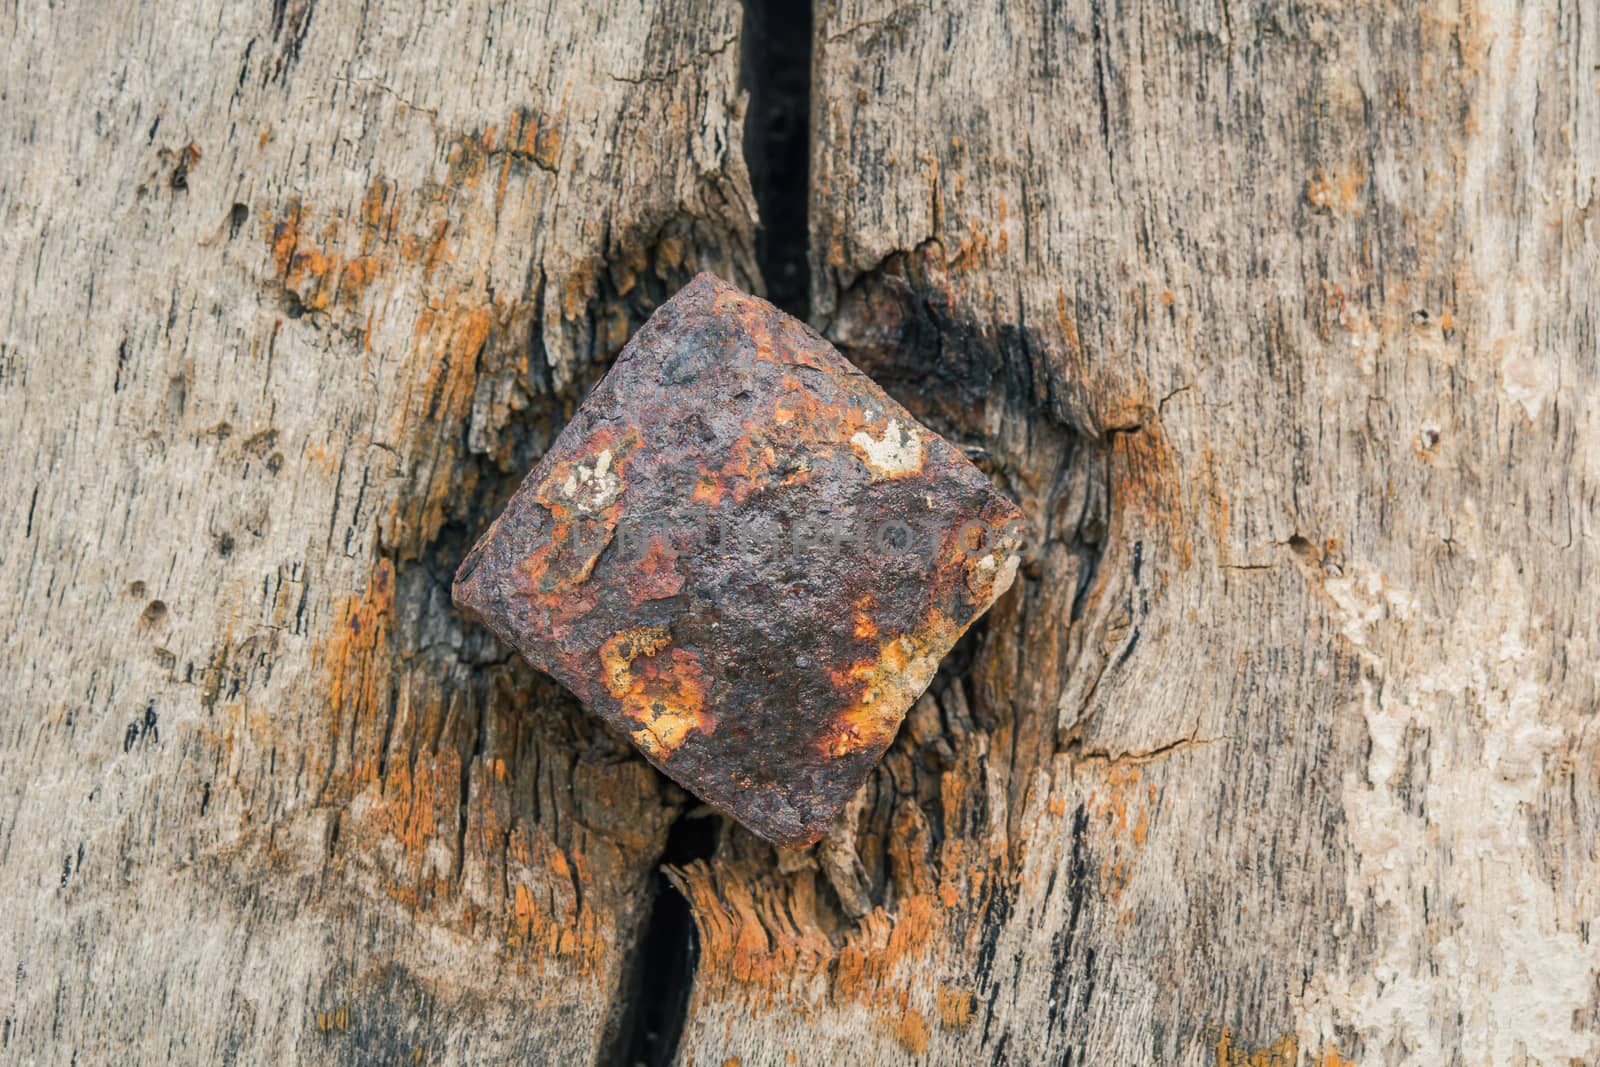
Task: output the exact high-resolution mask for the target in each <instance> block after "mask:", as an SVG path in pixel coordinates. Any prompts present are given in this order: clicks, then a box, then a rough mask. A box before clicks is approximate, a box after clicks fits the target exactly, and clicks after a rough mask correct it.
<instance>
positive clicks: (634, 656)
mask: <svg viewBox="0 0 1600 1067" xmlns="http://www.w3.org/2000/svg"><path fill="white" fill-rule="evenodd" d="M671 641H672V635H671V634H670V633H669V632H668V631H667V628H666V627H664V626H636V627H634V628H633V629H631V630H624V631H622V632H621V633H619V634H617V635H616V636H615V637H613V638H611V640H609V641H607V642H606V643H605V644H604V645H601V646H600V663H601V666H602V669H603V672H604V673H603V675H602V681H603V682H604V684H605V687H606V691H607V692H608V693H610V694H611V695H612V696H613V697H615V698H616V699H617V700H618V701H619V702H620V703H621V704H622V711H623V714H625V715H627V716H628V717H629V718H630V719H633V720H634V721H635V722H637V723H638V724H639V728H638V729H637V730H635V731H633V740H634V742H635V743H636V744H637V745H638V746H639V747H640V748H642V749H644V751H645V752H647V753H649V754H650V755H653V756H662V757H665V756H668V755H671V754H672V752H674V751H675V750H676V749H677V748H678V746H679V745H682V744H683V742H684V740H685V739H686V738H687V737H688V736H689V731H691V730H699V731H701V732H707V731H708V728H709V718H708V716H707V714H706V708H705V702H706V694H705V685H706V680H705V673H704V671H702V670H701V667H700V659H699V657H698V656H696V655H695V654H694V653H693V652H690V651H689V650H688V649H683V648H669V647H668V645H669V644H670V643H671ZM662 652H665V653H666V655H664V656H663V655H661V653H662Z"/></svg>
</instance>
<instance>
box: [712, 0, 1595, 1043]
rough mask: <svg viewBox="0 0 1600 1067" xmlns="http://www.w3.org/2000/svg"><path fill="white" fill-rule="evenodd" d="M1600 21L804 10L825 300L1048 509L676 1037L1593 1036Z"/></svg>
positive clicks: (1040, 509)
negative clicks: (1018, 574)
mask: <svg viewBox="0 0 1600 1067" xmlns="http://www.w3.org/2000/svg"><path fill="white" fill-rule="evenodd" d="M1597 14H1600V13H1597V12H1596V11H1595V9H1594V7H1593V5H1592V4H1587V3H1567V4H1551V5H1538V6H1519V5H1513V4H1502V3H1484V4H1462V5H1459V6H1457V5H1454V4H1450V3H1445V4H1440V5H1426V6H1420V7H1415V8H1413V7H1410V6H1406V5H1369V4H1338V3H1334V4H1320V3H1319V4H1304V5H1279V4H1271V5H1267V4H1241V3H1237V2H1225V3H1222V4H1220V5H1205V4H1196V5H1169V4H1148V3H1140V2H1132V3H1091V2H1083V3H1070V2H1069V3H1062V4H1004V5H1002V4H988V3H979V4H968V3H960V4H957V3H938V2H935V3H910V4H892V3H875V2H865V3H858V2H838V3H824V4H822V5H821V6H820V7H819V9H818V17H817V24H816V29H815V36H814V42H815V48H816V53H817V55H816V62H815V66H814V70H815V84H814V86H813V107H814V111H813V116H812V130H813V154H812V171H813V174H812V182H813V192H812V205H811V211H812V215H811V228H812V250H811V251H812V267H813V303H814V306H815V307H816V309H817V313H818V324H819V325H820V326H822V327H823V328H824V330H825V332H826V333H828V335H829V336H830V337H832V338H834V339H835V340H836V341H837V342H839V343H840V344H841V346H842V347H843V348H844V350H845V351H846V352H847V354H849V355H851V356H852V358H854V359H856V360H857V361H858V362H860V363H861V364H862V365H863V366H864V367H866V368H868V369H869V370H870V371H871V372H872V373H873V374H874V375H875V376H877V377H878V378H879V379H880V380H881V381H884V382H885V383H886V384H887V385H888V386H889V387H890V388H891V390H894V389H896V388H898V389H899V390H900V393H899V394H897V395H901V398H902V399H903V400H904V401H905V402H906V403H908V405H909V406H912V407H913V408H914V409H915V408H917V407H918V404H919V402H920V403H921V405H922V410H924V411H928V410H930V409H931V410H933V412H934V415H935V416H937V415H938V414H939V413H941V412H942V413H943V415H944V417H945V421H944V424H943V425H944V427H945V428H947V429H950V430H951V431H952V432H954V433H956V434H957V435H958V436H959V437H960V438H962V439H963V440H966V441H968V442H971V443H974V444H978V445H981V446H983V447H985V448H986V449H987V450H988V451H989V452H990V454H991V463H992V467H993V469H994V470H995V472H996V476H997V478H999V479H1000V480H1001V482H1002V484H1005V485H1007V486H1008V488H1010V489H1011V490H1012V491H1013V492H1014V494H1015V495H1016V496H1017V497H1018V498H1019V499H1020V500H1022V502H1023V504H1024V507H1025V509H1026V510H1027V511H1028V512H1029V514H1030V515H1031V516H1033V517H1034V520H1035V523H1036V546H1037V547H1036V552H1035V557H1034V559H1033V560H1032V561H1031V565H1030V566H1029V567H1028V568H1027V574H1026V577H1027V580H1026V581H1025V582H1019V587H1018V588H1017V589H1015V590H1014V591H1013V593H1012V594H1011V599H1010V600H1009V601H1008V602H1002V604H1001V605H1000V606H999V607H998V608H997V609H996V612H995V614H994V615H992V616H991V621H990V623H989V626H988V630H987V635H986V637H985V638H984V639H983V640H982V641H981V642H980V643H978V644H977V645H976V646H975V648H974V649H973V652H972V654H973V660H972V663H971V666H970V668H969V669H968V670H967V672H966V673H965V674H961V673H959V672H951V673H950V674H948V675H947V676H946V678H945V679H944V680H943V681H942V682H940V683H936V686H935V692H934V695H933V696H931V697H930V698H927V699H926V700H925V708H924V711H925V714H924V716H923V717H922V718H921V719H920V721H919V719H918V718H917V717H916V716H914V717H913V720H912V721H911V723H910V724H909V728H908V729H907V730H906V731H904V732H903V733H902V736H901V739H900V742H899V744H898V745H897V747H896V748H895V749H894V750H893V751H892V752H891V755H890V757H889V759H888V761H887V762H886V763H885V765H884V767H883V768H882V769H881V771H880V773H879V775H878V776H877V779H876V780H875V781H874V782H873V783H871V784H869V786H868V791H867V795H866V798H865V803H864V804H863V806H862V810H861V812H860V815H859V818H858V820H857V822H856V830H857V835H858V836H857V841H856V844H857V846H858V847H857V850H856V851H857V853H858V854H859V858H860V859H861V862H862V866H863V868H864V870H865V872H866V875H865V878H864V880H859V881H858V880H853V879H852V878H851V877H849V876H848V874H847V875H846V876H844V877H839V876H837V875H830V874H829V871H830V870H833V871H837V870H840V869H841V865H840V864H839V863H838V862H834V863H832V864H831V865H830V864H828V863H823V862H819V863H818V864H816V865H815V866H816V869H815V870H811V869H804V868H803V865H800V864H796V863H794V862H792V861H791V862H790V864H789V866H790V868H791V870H790V871H788V872H783V871H781V870H774V868H773V867H772V865H771V864H770V863H769V862H768V861H767V859H766V857H764V856H762V855H761V854H760V853H758V852H752V851H750V850H743V849H742V848H741V847H739V846H737V843H735V844H734V845H725V847H724V850H723V852H722V854H720V855H719V856H718V857H716V858H715V859H714V860H713V861H712V862H711V863H709V864H707V865H702V866H696V867H694V868H691V869H690V870H688V871H687V872H685V873H684V874H683V875H682V876H681V878H682V880H683V882H684V884H685V886H686V888H687V889H688V890H689V892H690V893H691V894H692V895H693V899H694V902H695V906H696V909H697V916H698V918H699V921H700V923H701V929H702V933H703V935H704V941H705V944H706V945H707V946H708V958H709V962H708V963H707V964H706V965H704V966H702V967H701V969H700V972H699V982H698V984H697V987H696V993H695V1001H694V1004H693V1006H692V1009H691V1017H690V1021H689V1030H688V1033H686V1035H685V1038H684V1046H683V1048H684V1057H683V1060H684V1062H686V1063H695V1064H708V1063H710V1064H716V1063H721V1062H723V1058H724V1057H726V1056H729V1055H737V1056H738V1057H739V1061H740V1062H741V1063H742V1064H745V1065H750V1064H766V1063H783V1062H800V1063H808V1062H830V1061H833V1062H845V1061H849V1062H872V1063H885V1064H888V1063H902V1062H905V1063H910V1062H936V1063H1045V1062H1048V1063H1070V1064H1074V1065H1076V1064H1100V1063H1129V1064H1167V1063H1181V1064H1226V1065H1234V1064H1246V1063H1249V1064H1282V1065H1288V1064H1317V1065H1326V1064H1336V1063H1346V1062H1352V1061H1353V1062H1358V1063H1363V1064H1406V1063H1429V1064H1434V1063H1451V1064H1476V1063H1497V1064H1499V1063H1503V1064H1512V1063H1518V1064H1520V1063H1540V1064H1558V1063H1559V1064H1566V1063H1575V1062H1592V1061H1594V1060H1595V1059H1596V1058H1597V1057H1600V1038H1597V1036H1596V1035H1597V1034H1600V1011H1597V1009H1600V999H1597V980H1596V975H1597V972H1600V945H1597V943H1596V938H1597V934H1596V932H1595V925H1594V923H1595V919H1596V917H1597V915H1600V895H1597V894H1600V878H1597V875H1600V857H1597V852H1596V850H1597V842H1600V836H1597V835H1600V805H1597V803H1596V800H1595V797H1596V786H1597V785H1600V736H1597V732H1596V729H1595V718H1594V709H1595V696H1596V689H1595V686H1596V670H1595V658H1594V650H1595V641H1596V639H1597V637H1600V633H1597V619H1596V613H1595V612H1594V610H1593V608H1592V601H1593V592H1592V590H1591V589H1590V588H1589V584H1590V582H1591V581H1592V574H1593V570H1594V563H1595V552H1596V541H1595V518H1596V496H1595V493H1596V490H1595V483H1596V477H1597V475H1600V468H1597V467H1596V462H1595V459H1596V456H1600V438H1597V432H1600V426H1597V423H1596V413H1597V411H1600V408H1597V407H1596V402H1595V398H1596V396H1597V393H1596V385H1597V382H1596V362H1597V352H1596V326H1597V318H1600V295H1597V290H1596V288H1595V287H1594V285H1593V283H1592V279H1593V278H1594V277H1595V273H1596V268H1597V266H1600V255H1597V251H1600V241H1597V237H1600V234H1597V229H1596V226H1597V223H1596V218H1595V204H1596V202H1597V201H1596V194H1597V189H1596V180H1597V174H1600V85H1597V82H1596V73H1595V72H1596V69H1597V64H1600V18H1597V17H1596V16H1597ZM936 424H937V423H936ZM1097 500H1098V501H1103V506H1104V509H1105V511H1104V518H1105V522H1104V531H1103V534H1102V532H1101V530H1100V523H1099V517H1098V516H1097V515H1096V514H1095V503H1094V502H1095V501H1097ZM1086 502H1087V506H1086ZM1085 573H1087V578H1086V582H1085V584H1084V586H1083V591H1082V595H1081V597H1079V598H1077V603H1076V604H1075V605H1074V603H1073V601H1074V596H1073V594H1072V592H1071V588H1072V587H1071V586H1070V585H1068V584H1067V583H1070V582H1072V581H1074V580H1076V579H1079V578H1083V577H1084V576H1085ZM885 831H887V832H888V836H887V837H885V836H883V835H884V834H885ZM844 836H846V837H848V833H846V835H844ZM819 860H820V857H819ZM846 866H847V865H846ZM795 868H800V869H795ZM837 883H842V884H843V885H844V886H845V887H846V888H845V889H844V890H842V891H840V890H837V889H835V888H834V887H833V885H834V884H837ZM862 885H864V886H865V887H866V892H865V893H864V894H863V893H857V892H854V891H853V887H859V886H862ZM863 896H864V897H865V902H866V903H867V904H870V905H871V910H870V911H869V912H868V913H867V914H866V915H865V916H864V918H862V919H861V921H860V922H859V923H853V924H843V923H840V921H839V920H838V918H837V916H838V915H839V914H840V912H841V910H848V909H844V908H843V903H844V902H848V901H849V900H852V899H858V898H861V897H863Z"/></svg>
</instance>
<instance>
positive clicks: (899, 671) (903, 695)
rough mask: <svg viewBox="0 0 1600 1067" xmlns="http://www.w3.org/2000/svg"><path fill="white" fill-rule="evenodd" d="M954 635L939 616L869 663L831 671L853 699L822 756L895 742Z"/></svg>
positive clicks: (884, 647)
mask: <svg viewBox="0 0 1600 1067" xmlns="http://www.w3.org/2000/svg"><path fill="white" fill-rule="evenodd" d="M950 631H951V626H950V624H949V621H948V620H946V619H944V618H943V617H941V616H937V615H935V616H932V617H930V618H929V619H928V621H927V622H926V624H925V625H924V626H923V628H922V629H921V630H919V631H918V632H917V633H915V634H908V635H905V636H901V637H893V638H890V639H889V640H887V641H885V642H883V643H882V644H881V645H879V647H878V654H877V655H876V656H874V657H872V658H871V659H865V660H860V661H858V662H856V663H855V664H853V665H851V666H850V667H849V668H847V669H846V670H843V671H830V672H829V674H830V675H831V676H832V678H833V684H834V685H835V686H836V687H837V688H838V689H840V690H841V691H843V692H846V693H850V694H852V697H851V702H850V706H849V707H848V708H846V709H845V710H844V711H842V712H840V713H839V716H838V718H836V719H835V720H834V721H833V722H832V723H831V724H830V727H829V729H827V730H826V731H824V733H823V736H822V740H821V748H822V752H823V754H824V755H827V756H832V757H839V756H848V755H849V754H850V753H852V752H860V751H863V750H871V749H877V748H883V747H884V746H886V745H887V744H888V743H889V742H890V741H892V740H894V734H895V731H896V730H897V729H899V727H900V720H901V718H902V717H903V716H904V714H905V710H906V709H907V708H908V707H910V706H911V702H912V701H914V700H916V699H917V697H919V696H921V695H922V691H923V690H924V689H926V688H928V683H929V682H931V681H933V675H934V672H936V671H937V670H938V669H939V658H940V657H939V652H938V649H939V648H941V647H943V645H944V644H954V642H955V637H956V636H959V635H951V633H950ZM941 637H942V638H943V639H944V640H943V641H942V642H941V641H940V640H939V639H940V638H941Z"/></svg>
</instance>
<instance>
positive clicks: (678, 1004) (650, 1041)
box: [613, 807, 721, 1067]
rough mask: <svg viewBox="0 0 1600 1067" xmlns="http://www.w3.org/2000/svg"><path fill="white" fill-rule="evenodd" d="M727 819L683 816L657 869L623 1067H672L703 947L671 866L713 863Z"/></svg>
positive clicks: (630, 991) (637, 961)
mask: <svg viewBox="0 0 1600 1067" xmlns="http://www.w3.org/2000/svg"><path fill="white" fill-rule="evenodd" d="M720 823H721V819H720V818H719V817H717V816H714V815H712V814H711V813H710V812H709V811H707V810H706V809H705V808H703V807H701V808H694V809H690V810H689V811H687V812H685V813H683V814H681V815H679V816H678V818H677V821H675V822H674V823H673V824H672V828H671V830H669V831H668V832H667V847H666V848H665V850H663V852H662V854H661V861H660V863H659V864H658V865H657V867H656V873H655V879H654V896H653V898H652V900H651V904H650V917H649V919H647V920H646V922H645V926H644V934H643V938H642V941H641V943H640V947H639V949H638V951H637V952H636V954H635V956H634V960H633V968H632V973H631V974H630V976H629V978H628V987H627V995H626V996H625V997H624V998H623V1004H625V1005H626V1014H625V1015H624V1017H623V1020H622V1025H621V1026H620V1027H619V1032H620V1034H621V1035H622V1038H621V1040H619V1041H618V1043H617V1047H616V1052H615V1055H614V1056H613V1062H614V1063H616V1064H618V1065H619V1067H639V1065H643V1067H668V1065H670V1064H672V1063H674V1062H676V1061H677V1057H678V1042H679V1040H680V1039H681V1038H682V1037H683V1028H684V1024H685V1022H687V1020H688V1014H689V993H690V991H691V990H692V989H693V988H694V971H695V965H696V964H697V963H698V962H699V945H698V943H697V941H696V939H695V937H696V935H695V930H694V917H693V916H692V915H690V914H689V901H688V900H687V899H685V898H684V896H683V894H682V893H680V892H678V890H677V888H676V887H675V886H673V885H672V883H671V882H670V881H668V879H667V875H666V870H665V869H666V868H667V867H683V866H684V865H685V864H689V863H693V862H694V861H695V860H708V859H710V858H711V855H712V853H713V852H715V851H716V846H717V828H718V826H719V825H720Z"/></svg>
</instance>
